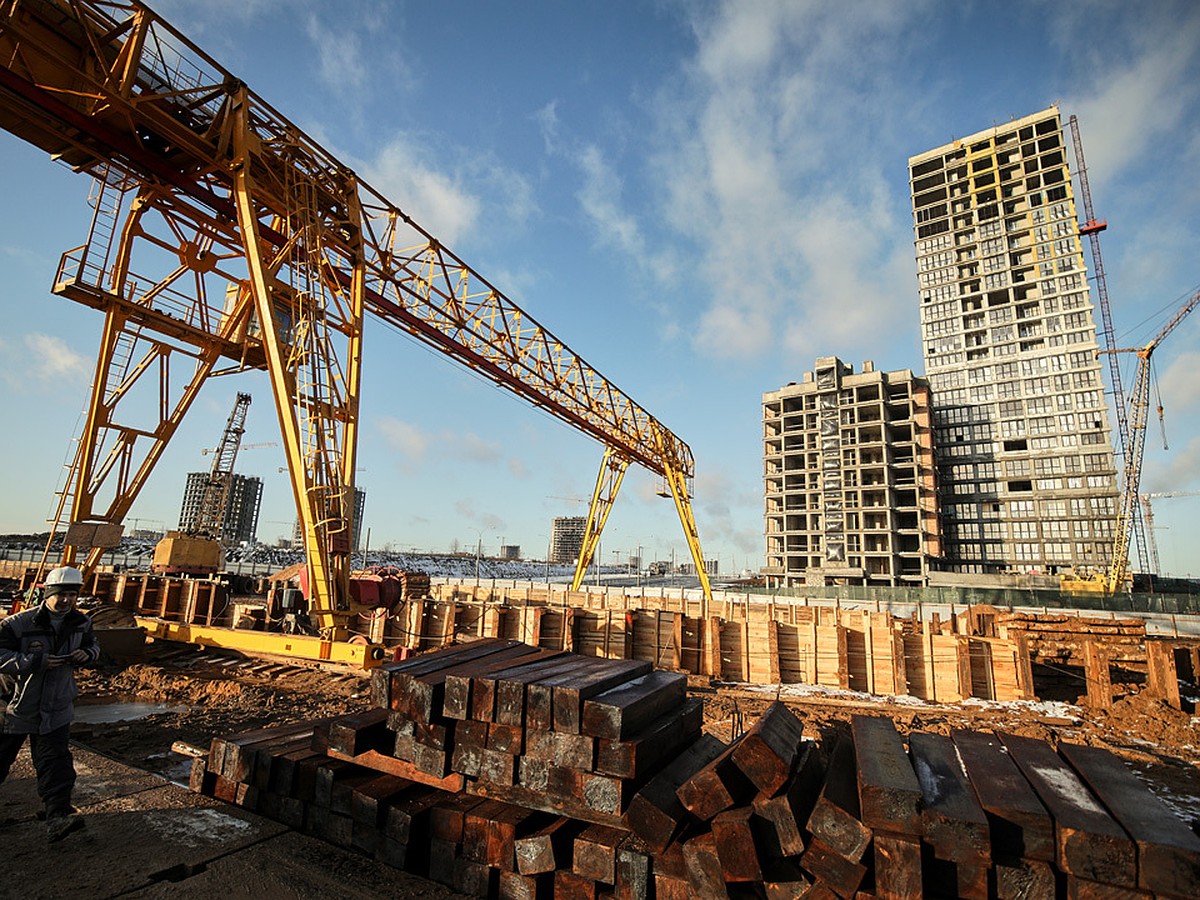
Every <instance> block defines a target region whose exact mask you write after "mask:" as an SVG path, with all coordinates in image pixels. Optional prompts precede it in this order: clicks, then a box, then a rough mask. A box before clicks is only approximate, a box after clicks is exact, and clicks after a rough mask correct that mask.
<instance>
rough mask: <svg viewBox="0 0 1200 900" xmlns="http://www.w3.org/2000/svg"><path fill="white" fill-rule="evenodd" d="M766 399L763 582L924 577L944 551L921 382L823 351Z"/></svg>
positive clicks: (914, 580)
mask: <svg viewBox="0 0 1200 900" xmlns="http://www.w3.org/2000/svg"><path fill="white" fill-rule="evenodd" d="M762 402H763V463H764V475H763V479H764V499H765V530H766V543H767V554H766V566H765V568H764V569H763V574H764V575H765V576H766V579H767V584H768V585H770V586H772V587H793V586H798V585H803V584H817V585H826V584H876V585H906V584H907V585H914V586H915V585H922V584H924V583H925V580H926V575H927V573H928V569H929V560H930V559H931V558H933V557H937V556H940V554H941V544H940V541H939V534H938V518H937V496H936V488H935V484H934V460H933V434H932V427H931V426H932V419H931V412H930V395H929V386H928V384H927V383H926V381H925V379H923V378H920V377H918V376H915V375H913V373H912V372H911V371H909V370H908V369H902V370H899V371H896V372H879V371H876V370H875V366H874V364H873V363H871V362H870V361H868V362H865V363H864V364H863V371H862V372H859V373H855V372H854V369H853V368H852V367H851V366H849V365H847V364H846V363H844V362H842V361H841V360H840V359H838V358H837V357H836V356H827V357H823V358H821V359H818V360H817V362H816V366H815V369H814V371H813V372H806V373H805V374H804V380H803V381H802V382H800V383H792V384H789V385H786V386H784V387H782V388H780V389H779V390H777V391H771V392H769V393H765V394H763V401H762Z"/></svg>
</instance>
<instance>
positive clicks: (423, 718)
mask: <svg viewBox="0 0 1200 900" xmlns="http://www.w3.org/2000/svg"><path fill="white" fill-rule="evenodd" d="M530 657H531V653H530V648H529V647H527V646H526V645H525V644H520V643H516V642H513V643H512V644H509V645H507V646H506V645H503V644H502V645H499V646H494V647H491V648H489V651H488V652H487V653H482V652H481V653H480V654H479V655H478V656H475V657H473V658H471V659H467V660H463V659H461V658H459V659H458V660H457V661H455V662H454V663H453V664H450V665H446V666H443V667H441V668H439V669H437V670H435V671H431V672H402V673H399V674H398V675H396V676H394V677H393V680H392V709H397V710H400V711H402V712H404V713H406V714H407V715H408V716H409V717H410V718H411V719H412V720H413V721H414V722H434V721H437V720H438V719H440V718H442V697H443V696H444V694H445V687H446V679H447V678H448V677H449V676H450V675H454V674H470V673H472V672H474V671H476V669H477V666H478V663H479V661H480V658H483V659H486V660H497V659H508V660H512V661H514V662H516V661H518V660H521V659H528V658H530Z"/></svg>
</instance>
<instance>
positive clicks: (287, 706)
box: [73, 644, 1200, 826]
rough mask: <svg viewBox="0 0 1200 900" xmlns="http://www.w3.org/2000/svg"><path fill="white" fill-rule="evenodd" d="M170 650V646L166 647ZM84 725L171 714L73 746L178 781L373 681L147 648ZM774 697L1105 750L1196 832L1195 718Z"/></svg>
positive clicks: (792, 694) (103, 727) (801, 705)
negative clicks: (261, 731)
mask: <svg viewBox="0 0 1200 900" xmlns="http://www.w3.org/2000/svg"><path fill="white" fill-rule="evenodd" d="M168 647H169V648H170V649H169V650H168V649H167V648H168ZM78 674H79V683H80V689H81V694H80V698H79V701H78V706H77V710H78V711H79V713H80V717H81V718H82V717H84V716H85V715H86V712H87V711H88V710H89V709H90V708H92V707H94V706H95V705H96V704H122V703H140V704H155V705H162V706H165V707H168V708H169V711H164V712H159V713H157V714H152V715H148V716H144V717H142V718H137V719H132V720H126V721H113V722H103V723H94V724H93V723H89V722H82V721H77V723H76V725H75V727H74V729H73V734H74V736H75V738H76V740H78V741H79V742H80V743H82V744H83V745H85V746H87V747H88V748H90V749H92V750H95V751H97V752H100V753H103V754H104V755H107V756H110V757H112V758H115V759H117V760H119V761H121V762H125V763H127V764H130V765H133V766H137V767H139V768H142V769H146V770H148V771H152V772H156V773H158V774H161V775H165V776H167V777H171V778H174V779H176V780H179V779H181V778H184V779H185V778H186V770H187V764H188V762H189V760H188V758H187V757H186V756H183V755H180V754H179V753H177V752H172V747H173V745H175V744H176V742H182V743H183V744H186V745H190V746H192V747H195V748H199V749H201V750H207V748H208V746H209V744H210V742H211V740H212V738H213V737H223V736H227V735H231V734H236V733H238V732H241V731H248V730H251V729H254V728H261V727H264V726H266V725H272V724H283V723H286V722H293V721H301V720H305V719H315V718H323V717H327V716H336V715H343V714H345V713H350V712H358V711H361V710H364V709H366V708H367V707H368V706H369V705H370V699H369V680H368V678H367V676H366V675H365V674H364V673H362V672H358V671H353V670H347V669H318V668H306V667H301V666H297V665H294V664H282V663H278V664H272V662H271V661H260V660H242V659H239V658H238V657H236V656H232V655H224V654H217V653H213V652H211V651H204V652H200V651H198V650H197V651H195V652H193V653H190V654H189V653H184V654H182V655H181V654H180V653H179V652H178V646H177V645H161V644H160V645H158V646H156V647H151V648H150V652H149V653H148V654H147V656H146V658H145V659H144V660H143V661H141V662H137V663H133V664H127V665H124V666H115V665H110V666H106V667H102V668H100V669H95V670H81V671H80V672H79V673H78ZM693 689H694V692H695V693H696V694H697V695H698V696H701V697H703V698H704V701H705V718H706V722H707V726H706V727H708V728H709V729H710V730H713V731H714V732H715V733H717V734H718V735H719V736H722V737H725V738H728V737H729V735H730V733H732V732H733V731H734V730H735V729H736V728H737V727H738V725H739V724H740V725H741V727H749V725H750V724H751V723H753V721H754V720H755V718H756V717H757V715H758V714H759V713H760V712H762V710H763V709H765V708H766V706H767V705H768V704H769V703H770V702H771V701H772V700H773V699H774V698H775V696H776V692H775V691H774V690H773V689H762V688H752V687H750V686H746V685H740V686H739V685H704V684H694V686H693ZM779 694H780V697H781V699H783V700H785V701H786V702H787V703H788V705H789V706H790V707H791V708H792V709H793V710H794V711H795V712H796V714H797V715H798V716H799V717H800V718H801V720H802V721H803V722H804V724H805V731H806V733H807V734H808V735H809V736H810V737H818V736H821V737H827V736H828V735H829V734H830V733H831V732H832V731H833V730H836V729H838V728H844V727H846V724H847V723H848V722H849V720H850V717H851V716H853V715H856V714H862V713H866V714H873V715H887V716H890V717H891V718H892V719H893V720H894V721H895V723H896V726H897V728H898V729H899V731H900V732H901V733H902V734H907V733H908V732H909V731H929V732H936V733H939V734H948V733H949V732H950V731H951V730H953V729H956V728H966V729H973V730H983V731H1004V732H1010V733H1016V734H1021V735H1027V736H1030V737H1036V738H1041V739H1044V740H1047V741H1050V742H1051V743H1055V744H1057V743H1058V742H1060V741H1065V742H1069V743H1080V744H1088V745H1092V746H1100V747H1106V748H1109V749H1111V750H1113V751H1114V752H1116V753H1118V754H1120V755H1121V756H1122V757H1123V758H1125V759H1126V760H1127V761H1128V762H1129V763H1130V765H1131V767H1132V768H1133V770H1134V771H1135V772H1136V773H1137V774H1138V775H1139V776H1140V777H1142V778H1143V780H1144V781H1146V782H1147V783H1148V784H1149V785H1150V786H1151V788H1152V789H1153V790H1154V791H1155V793H1157V794H1159V795H1160V796H1161V797H1163V799H1164V800H1166V801H1167V802H1168V803H1169V804H1170V805H1171V806H1172V807H1173V808H1175V810H1176V812H1177V813H1178V814H1179V815H1180V816H1181V817H1182V818H1184V819H1185V820H1187V821H1189V822H1191V823H1192V824H1193V826H1196V825H1198V824H1200V716H1197V715H1194V714H1192V713H1188V712H1181V711H1180V710H1177V709H1172V708H1171V707H1169V706H1167V705H1165V704H1164V703H1162V702H1160V701H1157V700H1151V699H1147V698H1144V697H1141V696H1138V695H1133V696H1130V697H1126V698H1123V699H1120V700H1118V701H1117V702H1116V703H1115V704H1114V705H1113V706H1112V707H1111V708H1110V709H1108V710H1095V709H1089V708H1087V707H1085V706H1078V705H1072V704H1065V703H1023V702H1014V703H987V702H980V701H967V702H964V703H959V704H934V703H927V702H924V701H918V700H914V699H913V698H886V697H871V696H868V695H863V694H854V693H850V692H829V691H824V690H818V689H805V688H803V687H800V686H791V685H789V686H785V687H784V688H783V689H782V690H781V691H780V692H779Z"/></svg>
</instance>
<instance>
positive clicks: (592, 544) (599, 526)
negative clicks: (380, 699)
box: [571, 447, 629, 591]
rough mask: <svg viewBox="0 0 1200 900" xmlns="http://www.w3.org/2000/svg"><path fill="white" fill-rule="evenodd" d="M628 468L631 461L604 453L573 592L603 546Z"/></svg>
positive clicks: (572, 583)
mask: <svg viewBox="0 0 1200 900" xmlns="http://www.w3.org/2000/svg"><path fill="white" fill-rule="evenodd" d="M628 468H629V460H628V459H627V458H626V457H624V456H622V455H621V454H620V453H617V452H616V451H615V450H613V448H612V447H608V448H607V449H605V451H604V460H603V461H602V462H601V463H600V474H599V476H597V478H596V489H595V490H594V491H592V505H591V507H590V508H589V509H588V517H587V529H586V530H585V531H584V534H583V544H582V545H581V546H580V548H579V560H578V562H576V564H575V577H574V578H573V579H572V580H571V590H573V591H577V590H579V586H580V585H581V584H583V576H584V575H585V574H587V567H588V566H589V565H590V564H591V562H592V557H593V556H594V555H595V553H596V547H597V546H598V545H599V543H600V532H602V531H603V530H604V523H605V522H607V521H608V514H609V512H610V511H611V510H612V505H613V500H614V499H615V498H616V496H617V491H618V490H619V489H620V487H621V481H622V479H624V478H625V470H626V469H628Z"/></svg>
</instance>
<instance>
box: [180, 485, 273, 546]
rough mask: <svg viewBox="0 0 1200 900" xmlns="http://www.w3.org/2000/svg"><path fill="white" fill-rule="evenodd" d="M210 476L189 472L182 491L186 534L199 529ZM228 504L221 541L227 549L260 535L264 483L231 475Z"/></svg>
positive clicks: (182, 529) (183, 522) (183, 524)
mask: <svg viewBox="0 0 1200 900" xmlns="http://www.w3.org/2000/svg"><path fill="white" fill-rule="evenodd" d="M210 477H212V476H211V474H210V473H209V472H189V473H188V477H187V483H186V485H185V486H184V489H183V505H182V506H181V507H180V510H179V530H180V531H182V532H185V533H188V532H192V531H194V530H195V528H196V523H197V519H198V517H199V515H200V506H201V503H202V502H203V499H204V491H205V488H206V487H207V486H208V480H209V478H210ZM229 477H230V478H232V482H231V483H230V485H229V500H228V502H227V504H226V506H225V517H224V520H223V521H222V523H221V534H220V541H221V543H222V544H225V545H226V546H232V545H234V544H240V543H243V542H252V541H254V540H256V538H257V535H258V511H259V506H260V504H261V503H262V489H263V483H262V479H261V478H252V477H248V476H245V475H231V476H229Z"/></svg>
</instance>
